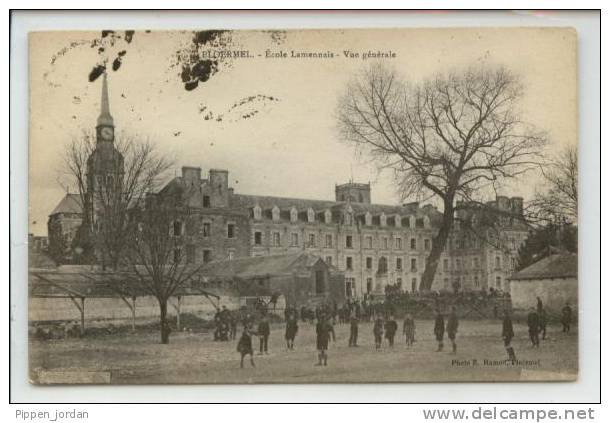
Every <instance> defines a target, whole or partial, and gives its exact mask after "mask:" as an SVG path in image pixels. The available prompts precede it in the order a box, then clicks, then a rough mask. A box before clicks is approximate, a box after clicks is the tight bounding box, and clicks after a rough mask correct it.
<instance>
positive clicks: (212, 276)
mask: <svg viewBox="0 0 610 423" xmlns="http://www.w3.org/2000/svg"><path fill="white" fill-rule="evenodd" d="M200 274H201V275H202V281H203V284H204V285H203V287H204V288H205V289H212V290H215V289H219V288H223V289H226V290H228V291H231V292H232V293H233V294H234V295H237V296H240V297H253V296H254V297H258V296H260V297H265V296H272V295H274V294H276V295H283V296H284V297H285V301H286V303H287V304H296V305H299V306H300V305H303V304H316V303H320V302H324V301H332V300H334V301H337V302H338V303H341V302H343V300H344V299H345V289H344V286H345V277H344V274H343V273H342V272H340V271H338V270H337V269H336V268H334V267H332V266H330V265H328V264H327V263H326V262H325V261H324V260H323V259H322V258H320V257H318V256H316V255H313V254H309V253H307V252H299V253H293V254H283V255H271V256H259V257H246V258H238V259H233V260H223V261H215V262H211V263H209V264H208V265H206V266H205V267H203V268H202V269H201V272H200Z"/></svg>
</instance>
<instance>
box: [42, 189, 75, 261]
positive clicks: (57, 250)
mask: <svg viewBox="0 0 610 423" xmlns="http://www.w3.org/2000/svg"><path fill="white" fill-rule="evenodd" d="M82 223H83V207H82V203H81V200H80V195H78V194H66V196H65V197H64V198H62V200H61V201H60V202H59V204H58V205H57V206H56V207H55V208H54V209H53V211H52V212H51V214H50V215H49V220H48V222H47V231H48V237H49V255H51V257H53V258H54V259H55V260H57V261H59V262H69V261H70V260H71V258H72V253H73V252H72V242H73V240H74V238H76V236H77V233H78V230H79V228H80V227H81V225H82Z"/></svg>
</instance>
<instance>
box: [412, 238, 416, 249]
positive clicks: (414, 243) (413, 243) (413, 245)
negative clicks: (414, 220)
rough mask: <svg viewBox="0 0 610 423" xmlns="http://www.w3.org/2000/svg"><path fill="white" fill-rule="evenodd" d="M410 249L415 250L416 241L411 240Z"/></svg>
mask: <svg viewBox="0 0 610 423" xmlns="http://www.w3.org/2000/svg"><path fill="white" fill-rule="evenodd" d="M411 249H412V250H417V239H415V238H411Z"/></svg>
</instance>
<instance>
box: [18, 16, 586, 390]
mask: <svg viewBox="0 0 610 423" xmlns="http://www.w3.org/2000/svg"><path fill="white" fill-rule="evenodd" d="M28 42H29V47H28V57H29V59H28V67H29V70H28V72H29V75H28V78H29V140H28V148H29V157H28V161H29V168H28V184H29V187H28V190H27V191H28V192H27V194H28V206H29V211H28V281H27V286H28V333H27V338H28V342H27V349H28V351H27V354H28V362H29V382H30V383H31V384H35V385H72V384H96V385H99V384H113V385H136V384H137V385H141V384H257V383H290V384H304V383H387V382H564V383H566V382H573V381H576V380H577V379H578V375H579V354H578V352H579V318H578V316H579V295H578V294H579V289H578V211H579V207H578V147H577V146H578V102H577V99H578V92H577V91H578V90H577V33H576V31H575V30H574V29H573V28H570V27H502V28H500V27H498V28H494V27H485V28H483V27H480V28H474V27H472V28H394V29H392V28H384V29H382V28H379V29H375V28H367V29H362V28H360V29H356V28H338V29H302V30H300V29H285V30H284V29H267V30H233V29H231V30H223V29H193V30H155V29H150V30H130V29H124V28H122V29H113V30H110V29H109V30H104V31H69V30H65V31H34V32H30V33H29V34H28ZM591 282H593V283H597V282H596V281H591ZM24 283H25V282H24ZM23 336H25V334H23Z"/></svg>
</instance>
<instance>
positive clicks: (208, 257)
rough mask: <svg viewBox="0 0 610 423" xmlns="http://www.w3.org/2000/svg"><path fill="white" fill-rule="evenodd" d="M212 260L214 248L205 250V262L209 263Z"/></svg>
mask: <svg viewBox="0 0 610 423" xmlns="http://www.w3.org/2000/svg"><path fill="white" fill-rule="evenodd" d="M210 261H212V250H203V262H204V263H209V262H210Z"/></svg>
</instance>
